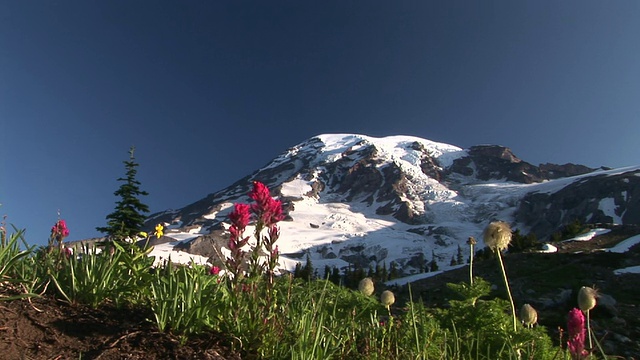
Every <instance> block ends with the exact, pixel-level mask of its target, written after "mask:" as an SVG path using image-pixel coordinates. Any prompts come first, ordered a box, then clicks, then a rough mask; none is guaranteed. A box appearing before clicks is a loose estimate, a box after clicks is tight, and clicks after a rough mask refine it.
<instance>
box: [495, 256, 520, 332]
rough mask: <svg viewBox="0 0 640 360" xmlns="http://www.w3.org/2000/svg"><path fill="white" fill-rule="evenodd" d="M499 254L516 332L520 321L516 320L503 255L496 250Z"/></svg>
mask: <svg viewBox="0 0 640 360" xmlns="http://www.w3.org/2000/svg"><path fill="white" fill-rule="evenodd" d="M496 253H497V254H498V262H499V263H500V270H502V277H503V279H504V285H505V287H506V288H507V295H509V303H511V315H512V316H513V331H514V332H516V331H517V329H518V327H517V326H518V320H517V319H516V307H515V305H514V304H513V296H511V289H510V288H509V280H507V272H506V271H505V269H504V263H503V262H502V255H501V254H500V250H496Z"/></svg>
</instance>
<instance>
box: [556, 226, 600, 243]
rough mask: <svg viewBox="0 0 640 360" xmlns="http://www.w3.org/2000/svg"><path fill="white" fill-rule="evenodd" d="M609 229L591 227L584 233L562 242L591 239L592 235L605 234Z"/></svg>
mask: <svg viewBox="0 0 640 360" xmlns="http://www.w3.org/2000/svg"><path fill="white" fill-rule="evenodd" d="M610 231H611V230H610V229H600V228H597V229H593V230H590V231H588V232H586V233H584V234H581V235H578V236H576V237H574V238H571V239H567V240H563V241H562V242H569V241H589V240H591V239H593V238H594V237H596V236H598V235H602V234H606V233H608V232H610Z"/></svg>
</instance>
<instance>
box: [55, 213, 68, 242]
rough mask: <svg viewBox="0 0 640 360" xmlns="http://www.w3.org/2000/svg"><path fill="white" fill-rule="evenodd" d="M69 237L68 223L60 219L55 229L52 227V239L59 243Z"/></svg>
mask: <svg viewBox="0 0 640 360" xmlns="http://www.w3.org/2000/svg"><path fill="white" fill-rule="evenodd" d="M67 236H69V229H67V223H66V222H65V221H64V220H62V219H60V220H58V221H57V222H56V223H55V225H53V227H51V238H53V239H56V240H57V241H58V242H62V239H64V238H66V237H67Z"/></svg>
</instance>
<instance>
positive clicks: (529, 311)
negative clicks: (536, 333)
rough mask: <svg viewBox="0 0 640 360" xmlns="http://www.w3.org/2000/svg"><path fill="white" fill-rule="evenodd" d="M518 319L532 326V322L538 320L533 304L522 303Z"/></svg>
mask: <svg viewBox="0 0 640 360" xmlns="http://www.w3.org/2000/svg"><path fill="white" fill-rule="evenodd" d="M520 320H521V321H522V322H523V323H524V324H525V325H526V326H533V324H535V323H536V322H538V312H537V311H536V309H534V308H533V306H531V305H529V304H524V305H522V308H521V309H520Z"/></svg>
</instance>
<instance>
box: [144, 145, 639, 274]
mask: <svg viewBox="0 0 640 360" xmlns="http://www.w3.org/2000/svg"><path fill="white" fill-rule="evenodd" d="M639 174H640V167H629V168H626V170H625V171H622V172H620V171H619V170H616V169H611V170H604V169H599V170H598V169H592V168H588V167H586V166H583V165H576V164H565V165H557V164H541V165H539V166H535V165H532V164H529V163H527V162H526V161H523V160H521V159H519V158H518V157H517V156H515V154H513V152H512V151H511V150H510V149H508V148H506V147H503V146H498V145H478V146H473V147H471V148H469V149H462V148H459V147H456V146H453V145H449V144H444V143H438V142H434V141H430V140H427V139H422V138H418V137H413V136H402V135H398V136H389V137H383V138H376V137H370V136H366V135H358V134H323V135H318V136H315V137H312V138H310V139H307V140H305V141H303V142H301V143H299V144H297V145H295V146H293V147H290V148H289V149H287V150H286V151H285V152H283V153H282V154H280V155H278V156H277V157H275V158H274V159H273V160H272V161H271V162H269V163H267V164H266V165H265V166H264V167H262V168H261V169H258V170H256V171H255V172H254V173H252V174H251V175H248V176H246V177H244V178H242V179H240V180H238V181H236V182H235V183H233V184H232V185H230V186H228V187H227V188H225V189H222V190H220V191H217V192H214V193H211V194H209V195H207V196H206V197H205V198H203V199H201V200H199V201H196V202H194V203H192V204H189V205H187V206H185V207H183V208H181V209H177V210H167V211H165V212H160V213H156V214H153V215H152V216H150V218H149V220H148V223H147V227H152V226H153V225H154V224H156V223H159V222H162V223H167V224H170V226H169V228H170V229H169V230H170V231H169V235H171V232H180V233H191V234H193V237H194V238H197V237H205V236H206V238H207V239H209V240H211V241H213V239H216V238H217V239H218V240H217V244H218V245H217V246H218V248H217V249H216V250H215V252H216V253H218V254H224V253H225V251H224V250H225V249H224V244H225V243H224V240H223V239H224V237H225V236H226V235H225V221H226V215H227V214H228V212H229V211H230V209H231V206H232V204H233V203H235V202H248V198H247V196H246V195H247V193H248V192H249V190H250V186H251V184H252V182H253V181H261V182H263V183H265V184H266V185H267V186H268V187H269V188H270V189H271V191H272V195H273V196H276V197H278V198H280V199H281V200H282V201H283V203H284V210H285V212H286V213H287V216H288V217H287V221H283V222H282V223H281V233H282V235H281V238H280V240H279V244H280V248H281V249H282V251H283V254H289V255H290V259H289V260H291V261H288V260H287V257H286V256H284V260H283V264H282V265H283V266H284V267H291V264H292V263H293V262H295V261H297V260H296V258H299V257H300V256H301V254H303V253H309V254H311V258H312V259H313V260H314V262H319V263H320V265H328V266H336V267H345V266H348V265H349V264H356V265H358V266H365V267H366V266H372V265H375V264H378V263H380V262H385V263H386V264H388V263H389V262H391V261H394V262H396V263H397V265H400V266H401V267H404V268H405V269H406V270H407V271H408V272H409V273H410V272H415V271H419V269H418V268H419V266H415V264H416V261H417V260H416V259H427V258H430V257H432V258H433V259H434V260H436V261H437V262H440V263H441V264H442V265H443V266H446V265H447V263H448V260H449V258H450V256H451V254H452V253H453V252H454V251H455V249H456V248H457V246H458V245H460V244H462V243H463V242H464V241H466V239H467V238H468V237H469V236H475V237H477V238H479V237H480V234H481V231H482V229H483V227H484V226H485V225H486V224H487V223H488V222H489V221H492V220H496V219H499V220H505V221H508V222H510V223H511V224H512V225H513V226H514V228H518V229H521V230H522V231H523V232H533V233H535V234H536V235H538V238H541V239H544V238H545V237H549V236H550V235H551V233H553V231H557V229H558V228H560V227H561V226H562V225H563V224H567V223H569V222H571V221H574V220H576V219H578V220H580V219H581V220H582V221H583V222H589V221H590V220H593V221H594V222H616V221H621V222H622V223H640V200H639V198H640V191H639V190H638V189H640V177H639V176H638V175H639ZM593 179H598V180H597V181H596V180H593ZM592 180H593V181H592ZM589 184H595V185H589ZM545 194H546V195H545ZM190 242H191V243H193V241H190ZM214 242H215V241H214ZM208 244H209V245H210V246H213V245H211V244H213V242H209V243H208ZM192 245H194V244H192ZM195 247H196V246H195V245H194V246H193V248H195ZM201 247H202V246H201ZM185 248H186V249H188V250H193V249H192V248H191V247H189V246H185ZM200 252H203V250H201V251H200ZM204 253H205V254H207V255H213V252H208V251H206V250H204Z"/></svg>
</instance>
